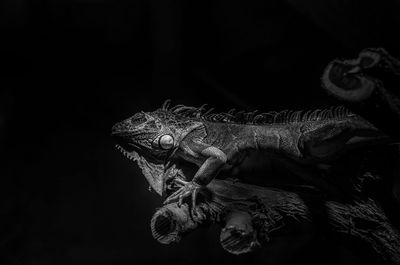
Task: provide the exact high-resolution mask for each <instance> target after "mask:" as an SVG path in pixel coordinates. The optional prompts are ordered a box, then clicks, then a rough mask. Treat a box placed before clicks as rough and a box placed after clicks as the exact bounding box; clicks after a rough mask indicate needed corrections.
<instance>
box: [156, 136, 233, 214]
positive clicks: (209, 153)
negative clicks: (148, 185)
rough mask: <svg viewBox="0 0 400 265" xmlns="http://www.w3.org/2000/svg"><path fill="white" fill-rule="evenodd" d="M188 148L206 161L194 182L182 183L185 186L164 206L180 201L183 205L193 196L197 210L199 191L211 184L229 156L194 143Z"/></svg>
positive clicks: (167, 200) (217, 149) (193, 203)
mask: <svg viewBox="0 0 400 265" xmlns="http://www.w3.org/2000/svg"><path fill="white" fill-rule="evenodd" d="M188 148H190V150H189V151H190V152H193V153H194V154H199V155H200V156H202V157H205V158H206V160H205V161H204V163H203V164H202V165H201V166H200V168H199V170H198V171H197V172H196V174H195V175H194V177H193V179H192V181H190V182H181V183H180V184H183V186H182V187H181V188H179V189H178V190H177V191H176V192H174V193H173V194H172V195H170V196H169V197H168V198H167V199H166V200H165V202H164V204H168V203H170V202H172V201H174V200H176V199H178V200H179V201H178V204H179V205H181V204H182V201H183V199H184V198H186V197H188V196H192V209H195V206H196V197H197V194H198V192H199V190H200V189H201V188H202V187H205V186H206V185H207V184H208V183H210V182H211V180H212V179H213V178H214V177H215V176H216V175H217V174H218V172H219V170H220V169H221V168H222V167H223V166H224V165H225V163H226V161H227V156H226V154H225V153H224V152H223V151H222V150H220V149H219V148H217V147H213V146H204V145H202V144H199V143H192V144H190V145H188Z"/></svg>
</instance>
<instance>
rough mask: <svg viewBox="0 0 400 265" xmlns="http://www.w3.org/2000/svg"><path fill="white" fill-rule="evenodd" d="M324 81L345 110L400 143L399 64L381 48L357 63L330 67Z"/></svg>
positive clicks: (369, 51)
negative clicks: (364, 119) (399, 124)
mask: <svg viewBox="0 0 400 265" xmlns="http://www.w3.org/2000/svg"><path fill="white" fill-rule="evenodd" d="M321 81H322V87H323V88H324V89H325V90H326V91H327V92H328V93H329V94H331V95H333V96H335V97H336V98H337V99H339V100H340V101H341V102H342V103H343V104H345V105H346V107H348V108H349V109H351V110H352V111H354V112H355V113H357V114H359V115H360V116H362V117H364V118H366V119H367V120H368V121H370V122H372V123H373V124H374V125H375V126H376V127H378V128H379V129H381V130H382V131H384V132H385V133H386V134H388V135H390V136H391V137H392V138H393V139H396V140H400V129H399V126H395V124H398V123H399V122H400V99H399V97H400V61H399V60H397V59H396V58H394V57H393V56H391V55H390V54H389V53H388V52H386V51H385V50H384V49H382V48H377V49H372V48H369V49H365V50H363V51H361V52H360V54H359V55H358V58H357V59H352V60H339V59H336V60H334V61H332V62H331V63H329V64H328V66H327V67H326V68H325V71H324V73H323V76H322V79H321Z"/></svg>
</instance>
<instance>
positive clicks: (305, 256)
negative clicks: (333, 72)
mask: <svg viewBox="0 0 400 265" xmlns="http://www.w3.org/2000/svg"><path fill="white" fill-rule="evenodd" d="M399 11H400V1H395V0H386V1H372V0H371V1H370V0H368V1H367V0H351V1H339V0H324V1H320V0H304V1H292V0H286V1H283V0H271V1H258V0H254V1H244V0H242V1H237V0H229V1H228V0H214V1H207V0H206V1H179V0H176V1H171V0H149V1H144V0H112V1H111V0H47V1H43V0H35V1H33V0H5V1H2V3H1V4H0V25H1V39H0V40H1V44H0V45H1V46H2V47H1V50H0V56H1V57H0V75H1V76H0V156H1V159H0V163H1V164H2V166H1V172H0V174H1V183H0V188H1V192H0V193H1V197H2V200H1V202H2V205H1V216H2V217H1V219H2V223H3V225H2V226H1V241H0V244H1V245H0V248H1V252H2V253H1V254H2V258H3V260H4V262H3V263H2V264H142V263H154V264H214V263H215V264H243V263H246V264H247V263H248V264H253V263H254V264H258V263H260V264H261V263H262V264H292V263H293V264H294V263H295V264H361V263H363V264H366V263H368V261H371V260H372V261H373V260H374V259H373V256H372V255H371V254H370V252H371V250H369V249H368V248H363V247H362V246H358V245H357V244H358V243H357V244H356V243H354V242H353V241H349V240H347V239H342V240H335V239H332V238H330V237H326V236H324V235H319V234H318V233H316V232H315V231H314V232H313V231H312V230H313V229H312V228H310V227H308V228H304V229H305V231H300V232H296V233H294V234H290V233H288V234H287V235H281V236H277V237H276V238H273V240H272V241H271V242H270V243H269V244H268V246H266V247H265V248H263V249H262V251H259V252H257V253H254V254H250V255H244V256H239V257H236V256H233V255H230V254H228V253H226V252H224V251H223V250H222V249H221V247H220V245H219V242H218V235H219V232H218V227H216V226H215V227H214V226H213V227H211V228H210V229H206V228H204V229H200V230H198V231H195V232H194V233H192V234H190V235H188V236H187V237H186V238H184V239H183V240H182V241H181V242H180V244H177V245H173V246H165V245H161V244H159V243H157V242H156V241H155V240H154V239H153V238H152V237H151V232H150V228H149V221H150V218H151V216H152V214H153V212H154V210H155V208H156V207H159V206H160V203H161V202H162V200H161V198H159V197H158V196H157V195H156V194H152V193H150V192H148V191H147V186H148V185H147V183H146V181H145V179H144V177H143V176H142V175H141V173H140V171H139V170H138V168H137V166H136V165H134V164H132V163H131V162H129V161H128V160H127V159H125V158H123V157H122V155H121V154H120V153H118V151H117V150H115V148H114V146H113V145H114V144H113V140H112V139H111V138H110V136H109V133H110V128H111V126H112V125H113V123H115V122H117V121H120V120H122V119H123V118H126V117H128V116H130V115H133V114H134V113H135V112H137V111H140V110H146V111H151V110H154V109H156V108H158V107H159V106H161V104H162V102H163V101H164V100H165V99H167V98H170V99H172V100H173V103H175V104H185V105H195V106H199V105H201V104H204V103H208V104H209V105H210V106H212V107H215V108H216V109H217V110H219V111H226V110H229V109H231V108H237V109H245V110H254V109H259V110H262V111H267V110H282V109H311V108H316V107H320V108H322V107H326V106H330V105H332V104H335V102H334V100H333V99H331V98H329V97H328V96H327V95H326V94H325V93H324V92H323V91H322V90H321V88H320V76H321V74H322V71H323V69H324V67H325V66H326V65H327V63H328V62H329V61H330V60H332V59H334V58H336V57H344V58H352V57H356V55H357V53H358V52H359V51H360V50H361V49H363V48H366V47H377V46H382V47H385V48H386V49H387V50H388V51H389V52H391V53H392V54H393V55H395V56H397V57H399V56H400V49H399V48H398V47H400V46H399V44H400V42H399V41H398V40H397V39H396V35H399V34H398V32H399V31H398V29H399V26H400V16H399V14H400V12H399ZM342 244H344V245H342ZM371 256H372V257H371Z"/></svg>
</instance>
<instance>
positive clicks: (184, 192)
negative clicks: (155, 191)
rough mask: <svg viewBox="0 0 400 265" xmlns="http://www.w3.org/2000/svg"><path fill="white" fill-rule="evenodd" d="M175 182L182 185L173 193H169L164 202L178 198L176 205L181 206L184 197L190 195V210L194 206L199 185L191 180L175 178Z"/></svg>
mask: <svg viewBox="0 0 400 265" xmlns="http://www.w3.org/2000/svg"><path fill="white" fill-rule="evenodd" d="M176 182H177V183H178V184H180V185H182V187H180V188H179V189H178V190H177V191H175V192H174V193H173V194H171V195H170V196H169V197H168V198H167V199H166V200H165V201H164V204H168V203H170V202H172V201H175V200H177V199H178V206H179V207H181V206H182V203H183V200H184V199H185V198H186V197H189V196H190V195H191V196H192V210H193V209H195V208H196V198H197V194H198V192H199V189H200V188H201V186H200V185H198V184H196V183H193V182H186V181H184V180H180V179H176Z"/></svg>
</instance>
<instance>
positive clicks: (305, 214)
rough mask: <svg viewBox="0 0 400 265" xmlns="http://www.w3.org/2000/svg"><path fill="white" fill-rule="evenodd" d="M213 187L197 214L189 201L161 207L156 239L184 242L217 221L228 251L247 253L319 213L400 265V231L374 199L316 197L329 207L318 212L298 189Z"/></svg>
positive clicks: (155, 221)
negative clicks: (350, 200)
mask: <svg viewBox="0 0 400 265" xmlns="http://www.w3.org/2000/svg"><path fill="white" fill-rule="evenodd" d="M207 191H208V193H206V194H207V195H206V196H202V200H200V201H199V202H198V204H197V206H196V212H197V214H196V215H192V214H191V213H190V212H191V211H190V209H189V206H188V205H187V204H184V205H182V206H181V207H178V205H177V203H171V204H168V205H165V206H163V207H162V208H160V209H158V210H157V211H156V213H155V214H154V216H153V218H152V221H151V228H152V233H153V236H154V238H155V239H157V240H158V241H159V242H161V243H164V244H169V243H172V242H178V241H179V239H180V238H181V237H182V235H184V234H185V233H187V232H189V231H192V230H194V229H196V228H197V227H198V226H199V225H204V224H208V223H211V222H216V223H221V224H225V228H224V229H222V232H221V236H220V240H221V244H222V246H223V247H224V249H225V250H227V251H229V252H230V253H233V254H241V253H246V252H250V251H252V250H254V249H256V248H257V246H259V245H260V244H261V243H265V242H267V241H268V240H269V235H270V233H271V232H272V231H274V230H278V229H280V228H282V227H283V226H285V224H286V223H289V222H287V221H293V220H295V221H298V222H313V221H315V220H314V219H315V217H316V214H317V215H321V216H326V222H327V227H329V228H330V229H331V230H333V231H336V232H338V233H343V234H347V235H351V236H354V237H356V238H359V239H361V240H363V241H365V242H367V243H368V244H369V245H370V246H371V247H372V248H373V249H374V250H375V252H376V253H377V254H378V255H379V257H380V258H382V260H385V261H391V262H393V263H395V264H400V235H399V233H398V231H397V230H396V229H395V228H394V227H393V226H392V225H391V224H390V222H389V221H388V219H387V217H386V216H385V214H384V212H383V211H382V209H381V208H380V206H379V205H378V204H377V203H376V202H375V201H373V200H372V199H366V200H363V201H355V202H353V203H351V204H344V203H339V202H335V201H323V200H321V198H315V199H314V200H315V201H317V203H322V204H323V206H324V207H322V208H320V207H318V209H323V210H322V211H321V210H320V211H321V212H317V213H315V211H316V210H315V209H311V208H310V206H309V205H308V203H307V202H305V201H304V200H303V199H302V197H300V196H299V195H298V194H296V193H293V192H287V191H283V190H277V189H273V188H265V187H259V186H254V185H248V184H243V183H239V182H234V181H230V180H214V181H213V182H212V183H210V184H209V186H208V188H207ZM203 194H204V193H203ZM317 211H318V210H317Z"/></svg>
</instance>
